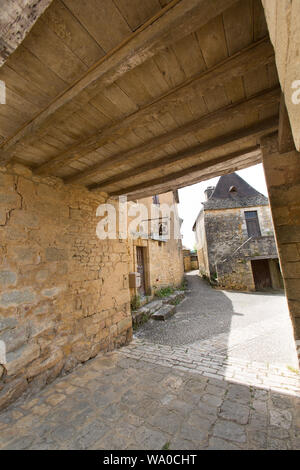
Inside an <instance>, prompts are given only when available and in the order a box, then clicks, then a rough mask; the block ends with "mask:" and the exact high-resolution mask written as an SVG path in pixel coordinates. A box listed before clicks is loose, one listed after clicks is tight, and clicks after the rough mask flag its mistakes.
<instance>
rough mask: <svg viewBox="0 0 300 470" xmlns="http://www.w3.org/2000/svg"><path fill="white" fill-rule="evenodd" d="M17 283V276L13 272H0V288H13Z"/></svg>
mask: <svg viewBox="0 0 300 470" xmlns="http://www.w3.org/2000/svg"><path fill="white" fill-rule="evenodd" d="M16 282H17V275H16V273H14V272H13V271H0V286H1V287H9V286H14V285H15V284H16Z"/></svg>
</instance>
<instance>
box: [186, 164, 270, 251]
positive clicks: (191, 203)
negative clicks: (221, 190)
mask: <svg viewBox="0 0 300 470" xmlns="http://www.w3.org/2000/svg"><path fill="white" fill-rule="evenodd" d="M236 173H237V174H238V175H239V176H241V178H243V179H244V180H245V181H247V183H249V184H250V185H251V186H253V187H254V188H255V189H256V190H257V191H259V192H260V193H263V194H264V195H265V196H268V192H267V187H266V181H265V175H264V171H263V167H262V164H259V165H255V166H251V167H250V168H246V169H245V170H240V171H237V172H236ZM218 180H219V177H217V178H212V179H210V180H207V181H203V182H201V183H197V184H193V185H192V186H187V187H186V188H182V189H179V201H180V203H179V205H178V211H179V216H180V217H181V218H182V219H183V224H182V226H181V233H182V235H183V240H182V243H183V245H184V246H186V247H188V248H191V249H193V248H194V245H195V237H194V232H193V230H192V228H193V225H194V222H195V220H196V217H197V215H198V214H199V212H200V209H201V207H202V204H201V202H203V201H204V200H205V197H204V190H205V189H206V188H207V186H216V184H217V182H218Z"/></svg>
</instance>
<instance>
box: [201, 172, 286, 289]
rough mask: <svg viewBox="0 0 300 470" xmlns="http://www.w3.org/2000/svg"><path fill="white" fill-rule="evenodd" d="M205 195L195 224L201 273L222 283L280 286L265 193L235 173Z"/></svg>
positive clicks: (226, 285)
mask: <svg viewBox="0 0 300 470" xmlns="http://www.w3.org/2000/svg"><path fill="white" fill-rule="evenodd" d="M205 195H206V201H205V202H204V203H203V208H202V209H201V211H200V213H199V215H198V217H197V220H196V222H195V224H194V227H193V230H194V231H195V236H196V243H197V253H198V259H199V271H200V274H201V275H205V276H207V277H208V278H210V279H211V280H216V281H217V282H218V285H219V286H221V287H223V288H225V289H239V290H250V291H251V290H260V289H265V288H274V289H280V288H283V281H282V276H281V271H280V265H279V261H278V254H277V248H276V242H275V238H274V232H273V224H272V218H271V213H270V207H269V202H268V198H267V197H265V196H264V195H263V194H261V193H259V192H258V191H256V190H255V189H254V188H253V187H251V186H250V185H249V184H248V183H247V182H246V181H244V180H243V179H242V178H241V177H240V176H238V175H237V174H236V173H232V174H229V175H224V176H221V178H220V179H219V181H218V184H217V186H216V187H208V188H207V189H206V191H205Z"/></svg>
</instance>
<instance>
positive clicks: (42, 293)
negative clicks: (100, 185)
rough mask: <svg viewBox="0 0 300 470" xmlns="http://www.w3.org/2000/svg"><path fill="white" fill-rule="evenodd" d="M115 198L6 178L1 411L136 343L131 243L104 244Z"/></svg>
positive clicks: (1, 226)
mask: <svg viewBox="0 0 300 470" xmlns="http://www.w3.org/2000/svg"><path fill="white" fill-rule="evenodd" d="M105 199H106V195H105V194H103V193H100V194H96V193H90V192H88V191H87V190H86V189H84V188H81V187H75V186H73V187H72V186H66V185H63V184H62V183H61V182H60V181H59V180H58V179H55V178H40V177H33V176H32V175H31V172H30V171H29V170H28V169H24V168H23V167H19V166H14V167H13V168H6V169H1V170H0V266H1V267H0V340H1V341H2V342H5V345H6V363H5V364H4V357H3V356H4V354H3V351H2V359H1V354H0V363H1V362H2V365H0V377H1V378H0V408H1V407H3V406H5V404H7V402H9V401H11V400H13V399H15V398H16V397H17V396H19V395H20V394H21V393H22V392H23V391H24V390H26V389H28V388H29V389H31V388H36V387H41V386H43V385H44V384H46V383H48V382H49V381H51V380H53V379H54V378H55V377H56V376H57V375H59V374H60V373H65V372H68V371H69V370H71V369H72V368H73V367H74V366H76V364H78V363H80V362H84V361H87V360H88V359H89V358H91V357H93V356H95V355H96V354H97V353H98V352H99V351H107V350H111V349H113V348H115V347H117V346H120V345H122V344H125V343H127V342H128V341H129V340H130V338H131V335H132V323H131V315H130V296H129V287H128V271H129V252H128V242H127V241H126V240H122V241H121V240H104V241H100V240H99V239H98V238H97V236H96V226H97V223H98V221H99V219H98V218H97V217H96V209H97V206H98V205H99V204H100V203H102V202H104V201H105ZM0 344H1V345H3V343H0Z"/></svg>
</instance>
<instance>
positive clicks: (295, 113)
mask: <svg viewBox="0 0 300 470" xmlns="http://www.w3.org/2000/svg"><path fill="white" fill-rule="evenodd" d="M262 3H263V6H264V9H265V15H266V19H267V24H268V28H269V33H270V39H271V41H272V44H273V46H274V49H275V58H276V66H277V70H278V75H279V80H280V84H281V89H282V91H283V92H284V95H285V102H286V106H287V109H288V113H289V117H290V121H291V127H292V131H293V136H294V141H295V144H296V148H297V150H298V151H299V150H300V120H299V106H300V61H299V56H300V2H299V0H262ZM295 99H296V100H297V101H298V102H296V101H294V100H295Z"/></svg>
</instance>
